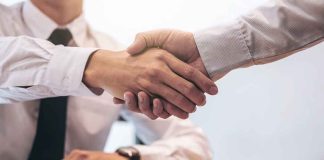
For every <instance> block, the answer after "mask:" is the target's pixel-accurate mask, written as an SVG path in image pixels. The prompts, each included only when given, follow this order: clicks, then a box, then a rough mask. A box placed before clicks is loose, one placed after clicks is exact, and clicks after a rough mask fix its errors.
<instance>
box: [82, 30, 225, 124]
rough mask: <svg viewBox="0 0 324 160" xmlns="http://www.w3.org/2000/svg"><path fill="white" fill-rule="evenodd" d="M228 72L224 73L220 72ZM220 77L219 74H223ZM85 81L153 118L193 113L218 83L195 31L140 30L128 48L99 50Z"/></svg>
mask: <svg viewBox="0 0 324 160" xmlns="http://www.w3.org/2000/svg"><path fill="white" fill-rule="evenodd" d="M220 77H222V76H220ZM220 77H219V78H220ZM83 81H84V83H85V84H86V85H88V87H89V88H91V89H92V90H93V91H94V92H97V93H99V94H100V93H102V92H103V90H106V91H108V92H109V93H110V94H112V95H113V96H115V98H114V103H116V104H123V103H126V105H127V106H128V109H129V110H131V111H134V112H138V113H143V114H145V115H146V116H148V117H149V118H151V119H157V118H159V117H160V118H163V119H166V118H169V117H170V116H172V115H173V116H176V117H178V118H181V119H186V118H188V116H189V114H190V113H193V112H195V111H196V109H197V107H196V106H203V105H205V103H206V96H205V94H204V93H208V94H210V95H216V94H217V92H218V89H217V87H216V85H215V84H214V82H213V81H212V80H211V79H210V78H209V76H208V73H207V71H206V69H205V66H204V64H203V61H202V59H201V57H200V54H199V51H198V48H197V46H196V43H195V40H194V36H193V34H192V33H190V32H183V31H177V30H157V31H150V32H145V33H140V34H138V35H137V36H136V39H135V41H134V43H133V44H132V45H131V46H130V47H129V48H128V49H127V51H121V52H118V53H117V54H116V52H112V51H107V50H98V51H96V52H95V53H94V54H92V56H91V57H90V59H89V61H88V64H87V66H86V69H85V73H84V79H83Z"/></svg>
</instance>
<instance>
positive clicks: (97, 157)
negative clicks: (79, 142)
mask: <svg viewBox="0 0 324 160" xmlns="http://www.w3.org/2000/svg"><path fill="white" fill-rule="evenodd" d="M64 160H128V158H125V157H122V156H120V155H119V154H117V153H103V152H94V151H81V150H73V151H72V152H71V153H70V154H69V155H68V156H66V157H65V158H64Z"/></svg>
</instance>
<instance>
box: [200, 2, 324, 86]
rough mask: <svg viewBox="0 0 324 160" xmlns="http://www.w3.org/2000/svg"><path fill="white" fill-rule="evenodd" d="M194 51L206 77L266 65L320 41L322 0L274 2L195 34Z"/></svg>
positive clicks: (323, 19) (323, 30)
mask: <svg viewBox="0 0 324 160" xmlns="http://www.w3.org/2000/svg"><path fill="white" fill-rule="evenodd" d="M194 36H195V41H196V44H197V47H198V49H199V52H200V55H201V57H202V60H203V62H204V64H205V67H206V69H207V71H208V73H209V74H210V76H211V77H212V78H213V79H214V80H216V79H217V77H219V76H218V75H222V74H224V73H227V72H229V71H231V70H233V69H236V68H240V67H247V66H251V65H256V64H265V63H270V62H273V61H276V60H279V59H282V58H284V57H287V56H289V55H291V54H294V53H296V52H298V51H300V50H303V49H306V48H309V47H311V46H313V45H315V44H318V43H320V42H322V41H323V37H324V0H317V1H314V0H310V1H305V0H276V1H270V2H268V3H267V4H265V5H263V6H261V7H259V8H257V9H255V10H253V11H252V12H251V13H250V14H248V15H246V16H242V17H240V18H239V19H237V20H236V21H235V22H232V23H230V24H225V25H222V26H217V27H212V28H209V29H206V30H202V31H198V32H196V33H195V34H194Z"/></svg>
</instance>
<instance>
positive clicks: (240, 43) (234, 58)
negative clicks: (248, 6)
mask: <svg viewBox="0 0 324 160" xmlns="http://www.w3.org/2000/svg"><path fill="white" fill-rule="evenodd" d="M241 26H242V25H240V23H239V22H235V23H232V24H227V25H223V26H218V27H213V28H210V29H206V30H202V31H198V32H196V33H194V38H195V41H196V44H197V47H198V50H199V53H200V56H201V58H202V60H203V62H204V65H205V67H206V70H207V72H208V74H209V76H210V77H211V78H212V79H213V80H217V78H218V77H219V76H220V75H223V74H226V73H227V72H229V71H231V70H233V69H235V68H239V67H242V66H246V65H252V64H253V61H252V56H251V54H250V52H249V49H248V47H247V44H246V41H245V34H244V33H243V30H242V29H241V28H242V27H241Z"/></svg>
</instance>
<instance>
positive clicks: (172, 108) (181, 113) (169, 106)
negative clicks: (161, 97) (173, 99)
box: [164, 103, 189, 119]
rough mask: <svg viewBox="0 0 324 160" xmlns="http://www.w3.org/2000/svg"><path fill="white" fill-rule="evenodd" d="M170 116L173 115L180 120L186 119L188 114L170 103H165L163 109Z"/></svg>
mask: <svg viewBox="0 0 324 160" xmlns="http://www.w3.org/2000/svg"><path fill="white" fill-rule="evenodd" d="M164 109H165V110H166V111H167V112H168V113H169V114H170V115H174V116H176V117H178V118H180V119H187V118H188V117H189V114H188V113H187V112H185V111H183V110H181V109H179V108H178V107H176V106H175V105H173V104H171V103H167V104H166V106H165V108H164Z"/></svg>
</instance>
